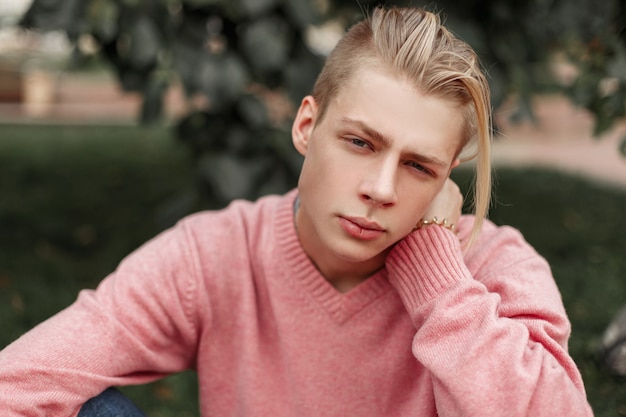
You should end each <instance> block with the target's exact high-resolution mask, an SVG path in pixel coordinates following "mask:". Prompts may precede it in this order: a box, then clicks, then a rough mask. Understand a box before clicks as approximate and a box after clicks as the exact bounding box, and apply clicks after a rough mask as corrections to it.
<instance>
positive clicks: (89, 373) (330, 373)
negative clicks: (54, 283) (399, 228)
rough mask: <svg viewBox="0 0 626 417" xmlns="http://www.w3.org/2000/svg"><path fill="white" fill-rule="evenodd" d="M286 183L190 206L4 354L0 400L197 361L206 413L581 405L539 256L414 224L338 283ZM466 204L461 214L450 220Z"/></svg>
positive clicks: (57, 392)
mask: <svg viewBox="0 0 626 417" xmlns="http://www.w3.org/2000/svg"><path fill="white" fill-rule="evenodd" d="M295 195H296V193H295V191H294V192H291V193H289V194H287V195H286V196H284V197H276V196H272V197H266V198H263V199H261V200H260V201H259V202H257V203H248V202H235V203H233V204H232V205H231V206H230V207H229V208H227V209H225V210H223V211H219V212H208V213H200V214H197V215H194V216H191V217H189V218H187V219H185V220H183V221H181V222H180V224H179V225H178V226H177V227H175V228H173V229H172V230H169V231H166V232H165V233H163V234H162V235H160V236H158V237H157V238H155V239H153V240H152V241H151V242H149V243H147V244H146V245H144V246H143V247H142V248H140V249H139V250H138V251H136V252H135V253H134V254H132V255H130V256H129V257H128V258H126V259H125V260H124V261H123V262H122V263H121V264H120V266H119V268H118V269H117V271H115V272H114V273H113V274H111V275H110V276H109V277H107V278H106V279H105V280H104V281H103V282H102V283H101V285H100V286H99V287H98V289H97V290H96V291H87V290H86V291H83V292H81V294H80V296H79V298H78V300H77V301H76V303H74V304H73V305H72V306H70V307H69V308H67V309H66V310H64V311H62V312H60V313H59V314H57V315H56V316H54V317H52V318H51V319H49V320H47V321H46V322H44V323H42V324H40V325H39V326H38V327H36V328H35V329H33V330H32V331H30V332H29V333H27V334H26V335H24V336H23V337H22V338H20V339H18V340H17V341H16V342H14V343H13V344H11V345H9V346H8V347H7V348H5V349H4V350H3V351H2V352H1V353H0V415H1V416H2V417H12V416H68V415H76V414H77V412H78V409H79V407H80V405H81V404H82V403H83V402H85V401H86V400H87V399H88V398H90V397H92V396H95V395H97V394H98V393H100V392H101V391H102V390H104V389H105V388H106V387H108V386H112V385H127V384H140V383H145V382H148V381H152V380H154V379H156V378H159V377H162V376H164V375H167V374H171V373H174V372H178V371H181V370H185V369H189V368H192V369H196V370H197V372H198V377H199V387H200V398H201V411H202V416H205V417H209V416H211V417H219V416H325V417H327V416H372V417H374V416H375V417H380V416H386V417H393V416H420V417H424V416H436V415H438V416H481V417H488V416H505V415H506V416H532V417H539V416H550V417H553V416H568V417H573V416H590V415H592V412H591V409H590V407H589V405H588V403H587V401H586V397H585V391H584V387H583V384H582V381H581V377H580V374H579V372H578V370H577V368H576V366H575V364H574V363H573V361H572V359H571V358H570V357H569V356H568V353H567V339H568V336H569V331H570V327H569V322H568V320H567V317H566V314H565V311H564V308H563V305H562V302H561V299H560V295H559V292H558V289H557V287H556V285H555V283H554V281H553V279H552V277H551V273H550V269H549V267H548V265H547V264H546V262H545V261H544V259H542V258H541V257H540V256H539V255H537V253H536V252H535V251H534V250H533V249H532V248H530V247H529V246H528V245H527V244H526V243H525V242H524V240H523V239H522V237H521V236H520V234H519V233H518V232H517V231H515V230H514V229H511V228H508V227H496V226H494V225H493V224H491V223H487V224H486V226H485V228H484V232H483V234H482V238H481V239H480V241H479V243H478V244H477V245H476V246H475V248H474V249H473V250H472V251H470V253H468V254H467V255H466V256H465V259H464V257H463V255H462V252H461V248H460V245H459V242H458V239H457V237H456V236H455V235H454V234H453V233H451V232H450V231H448V230H446V229H444V228H442V227H434V226H433V227H427V228H424V229H421V230H418V231H416V232H414V233H412V234H411V235H410V236H409V237H408V238H406V239H405V240H404V241H402V242H401V243H399V244H397V245H396V247H395V248H394V250H393V251H392V252H391V254H390V255H389V257H388V259H387V267H386V268H385V269H384V270H381V271H379V272H378V273H376V274H375V275H373V276H372V277H370V278H369V279H368V280H366V281H365V282H363V283H362V284H360V285H359V286H357V287H356V288H354V289H353V290H351V291H350V292H348V293H346V294H341V293H339V292H337V291H336V290H335V289H334V288H333V287H332V286H331V285H330V284H329V283H328V282H327V281H326V280H325V279H324V278H323V277H322V276H321V275H320V274H319V273H318V271H317V270H316V269H315V267H314V266H313V264H312V263H311V261H310V260H309V259H308V257H307V256H306V254H305V253H304V252H303V250H302V248H301V246H300V244H299V242H298V238H297V235H296V232H295V230H294V223H293V201H294V197H295ZM471 222H472V218H471V217H464V218H463V219H462V221H461V222H460V224H459V230H460V233H461V236H464V235H466V234H467V233H468V232H469V229H470V228H471Z"/></svg>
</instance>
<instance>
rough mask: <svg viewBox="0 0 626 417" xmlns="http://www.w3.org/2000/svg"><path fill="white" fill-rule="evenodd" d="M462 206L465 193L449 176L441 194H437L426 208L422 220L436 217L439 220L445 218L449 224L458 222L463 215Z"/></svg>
mask: <svg viewBox="0 0 626 417" xmlns="http://www.w3.org/2000/svg"><path fill="white" fill-rule="evenodd" d="M462 207H463V195H462V194H461V190H460V189H459V186H458V185H456V183H455V182H454V181H452V180H451V179H450V178H448V179H446V182H445V184H444V185H443V188H442V189H441V191H439V194H437V195H436V196H435V199H434V200H433V201H432V203H430V206H429V207H428V208H427V209H426V212H425V213H424V216H423V217H422V220H427V221H431V220H433V218H435V217H436V218H437V219H438V220H439V221H443V220H444V219H445V220H446V221H447V223H448V224H457V223H458V222H459V218H460V217H461V209H462Z"/></svg>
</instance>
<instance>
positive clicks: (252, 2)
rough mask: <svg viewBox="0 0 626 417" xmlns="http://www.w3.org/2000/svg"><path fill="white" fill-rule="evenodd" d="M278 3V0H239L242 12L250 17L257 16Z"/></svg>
mask: <svg viewBox="0 0 626 417" xmlns="http://www.w3.org/2000/svg"><path fill="white" fill-rule="evenodd" d="M287 3H289V1H288V2H287ZM277 4H278V1H277V0H239V6H240V9H241V12H242V14H243V15H244V16H246V17H249V18H255V17H257V16H259V15H261V14H263V13H265V12H267V11H269V10H271V9H272V8H273V7H275V6H276V5H277Z"/></svg>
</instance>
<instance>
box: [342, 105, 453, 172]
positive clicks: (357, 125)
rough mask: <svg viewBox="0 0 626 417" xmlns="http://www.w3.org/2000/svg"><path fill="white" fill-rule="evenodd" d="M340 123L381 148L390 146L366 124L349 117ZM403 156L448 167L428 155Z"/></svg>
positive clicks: (386, 140)
mask: <svg viewBox="0 0 626 417" xmlns="http://www.w3.org/2000/svg"><path fill="white" fill-rule="evenodd" d="M341 123H342V124H343V125H348V126H350V127H355V128H357V129H359V130H361V131H362V132H363V133H365V134H366V135H367V136H368V137H369V138H371V139H372V140H374V141H376V142H379V143H381V144H382V145H383V146H385V147H389V146H390V145H391V140H389V139H388V138H387V137H386V136H385V135H383V134H382V133H381V132H379V131H378V130H376V129H373V128H372V127H370V126H368V125H367V124H366V123H364V122H362V121H361V120H355V119H351V118H349V117H343V118H341ZM403 156H404V157H405V158H406V159H410V160H413V161H417V162H421V163H424V164H432V165H436V166H439V167H441V168H446V167H447V166H448V164H447V163H445V162H444V161H442V160H441V159H439V158H437V157H435V156H428V155H424V154H421V153H418V152H403Z"/></svg>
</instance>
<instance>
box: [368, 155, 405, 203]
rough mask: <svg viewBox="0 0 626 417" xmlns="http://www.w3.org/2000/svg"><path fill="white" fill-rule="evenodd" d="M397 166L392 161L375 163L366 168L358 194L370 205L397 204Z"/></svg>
mask: <svg viewBox="0 0 626 417" xmlns="http://www.w3.org/2000/svg"><path fill="white" fill-rule="evenodd" d="M397 166H398V165H397V164H396V163H395V161H392V160H381V161H377V163H376V164H372V166H370V167H368V169H367V171H366V172H365V174H364V176H363V180H362V181H361V185H360V190H359V193H360V195H361V198H362V199H363V200H365V201H367V202H368V203H370V204H375V205H379V206H393V205H394V204H395V203H396V202H397V194H396V182H397V174H398V173H397Z"/></svg>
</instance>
